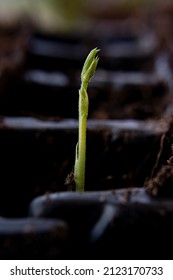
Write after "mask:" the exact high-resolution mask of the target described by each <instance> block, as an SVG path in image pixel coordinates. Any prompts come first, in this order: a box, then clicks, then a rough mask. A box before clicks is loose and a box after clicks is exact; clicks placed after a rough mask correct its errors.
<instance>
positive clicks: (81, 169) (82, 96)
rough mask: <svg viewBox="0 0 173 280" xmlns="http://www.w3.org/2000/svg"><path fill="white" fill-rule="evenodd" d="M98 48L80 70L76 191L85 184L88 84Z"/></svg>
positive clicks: (96, 60)
mask: <svg viewBox="0 0 173 280" xmlns="http://www.w3.org/2000/svg"><path fill="white" fill-rule="evenodd" d="M98 51H99V50H98V49H97V48H95V49H93V50H92V51H91V52H90V53H89V55H88V56H87V58H86V60H85V63H84V66H83V68H82V72H81V87H80V89H79V104H78V110H79V130H78V143H77V145H76V158H75V165H74V182H75V187H76V190H77V191H84V185H85V161H86V123H87V116H88V106H89V101H88V94H87V88H88V84H89V82H90V80H91V78H92V77H93V75H94V73H95V71H96V67H97V63H98V59H99V58H98V57H97V56H96V54H97V53H98Z"/></svg>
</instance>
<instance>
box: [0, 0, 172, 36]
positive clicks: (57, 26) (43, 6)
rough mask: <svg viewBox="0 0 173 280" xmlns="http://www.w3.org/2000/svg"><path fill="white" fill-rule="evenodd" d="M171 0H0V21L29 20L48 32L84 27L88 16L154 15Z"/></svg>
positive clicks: (122, 16) (116, 17)
mask: <svg viewBox="0 0 173 280" xmlns="http://www.w3.org/2000/svg"><path fill="white" fill-rule="evenodd" d="M171 4H172V0H164V1H162V0H131V1H129V0H102V1H100V0H73V1H71V0H30V1H28V0H0V23H1V24H6V25H7V24H12V23H14V21H18V20H21V19H25V20H27V19H28V20H31V21H32V22H33V23H34V24H35V25H36V26H37V27H38V28H41V29H42V28H43V29H44V30H48V31H50V32H54V31H57V30H63V31H66V30H68V31H69V30H71V29H74V28H75V29H76V28H86V26H87V24H89V22H90V20H91V19H93V18H94V19H96V18H97V19H122V18H123V19H124V18H127V17H130V16H134V15H136V16H139V15H140V16H142V15H141V14H143V13H146V12H147V13H148V12H150V13H152V14H154V15H155V16H157V15H158V13H159V10H160V8H162V7H166V8H168V9H171Z"/></svg>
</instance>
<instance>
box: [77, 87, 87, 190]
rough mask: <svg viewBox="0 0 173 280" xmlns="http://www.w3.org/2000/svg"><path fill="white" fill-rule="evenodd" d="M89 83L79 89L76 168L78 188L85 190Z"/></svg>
mask: <svg viewBox="0 0 173 280" xmlns="http://www.w3.org/2000/svg"><path fill="white" fill-rule="evenodd" d="M86 90H87V85H85V84H84V83H82V85H81V88H80V90H79V130H78V134H79V141H78V144H77V148H76V150H77V151H76V161H75V168H74V180H75V185H76V189H77V190H78V191H84V185H85V162H86V128H87V115H88V95H87V92H86Z"/></svg>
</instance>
